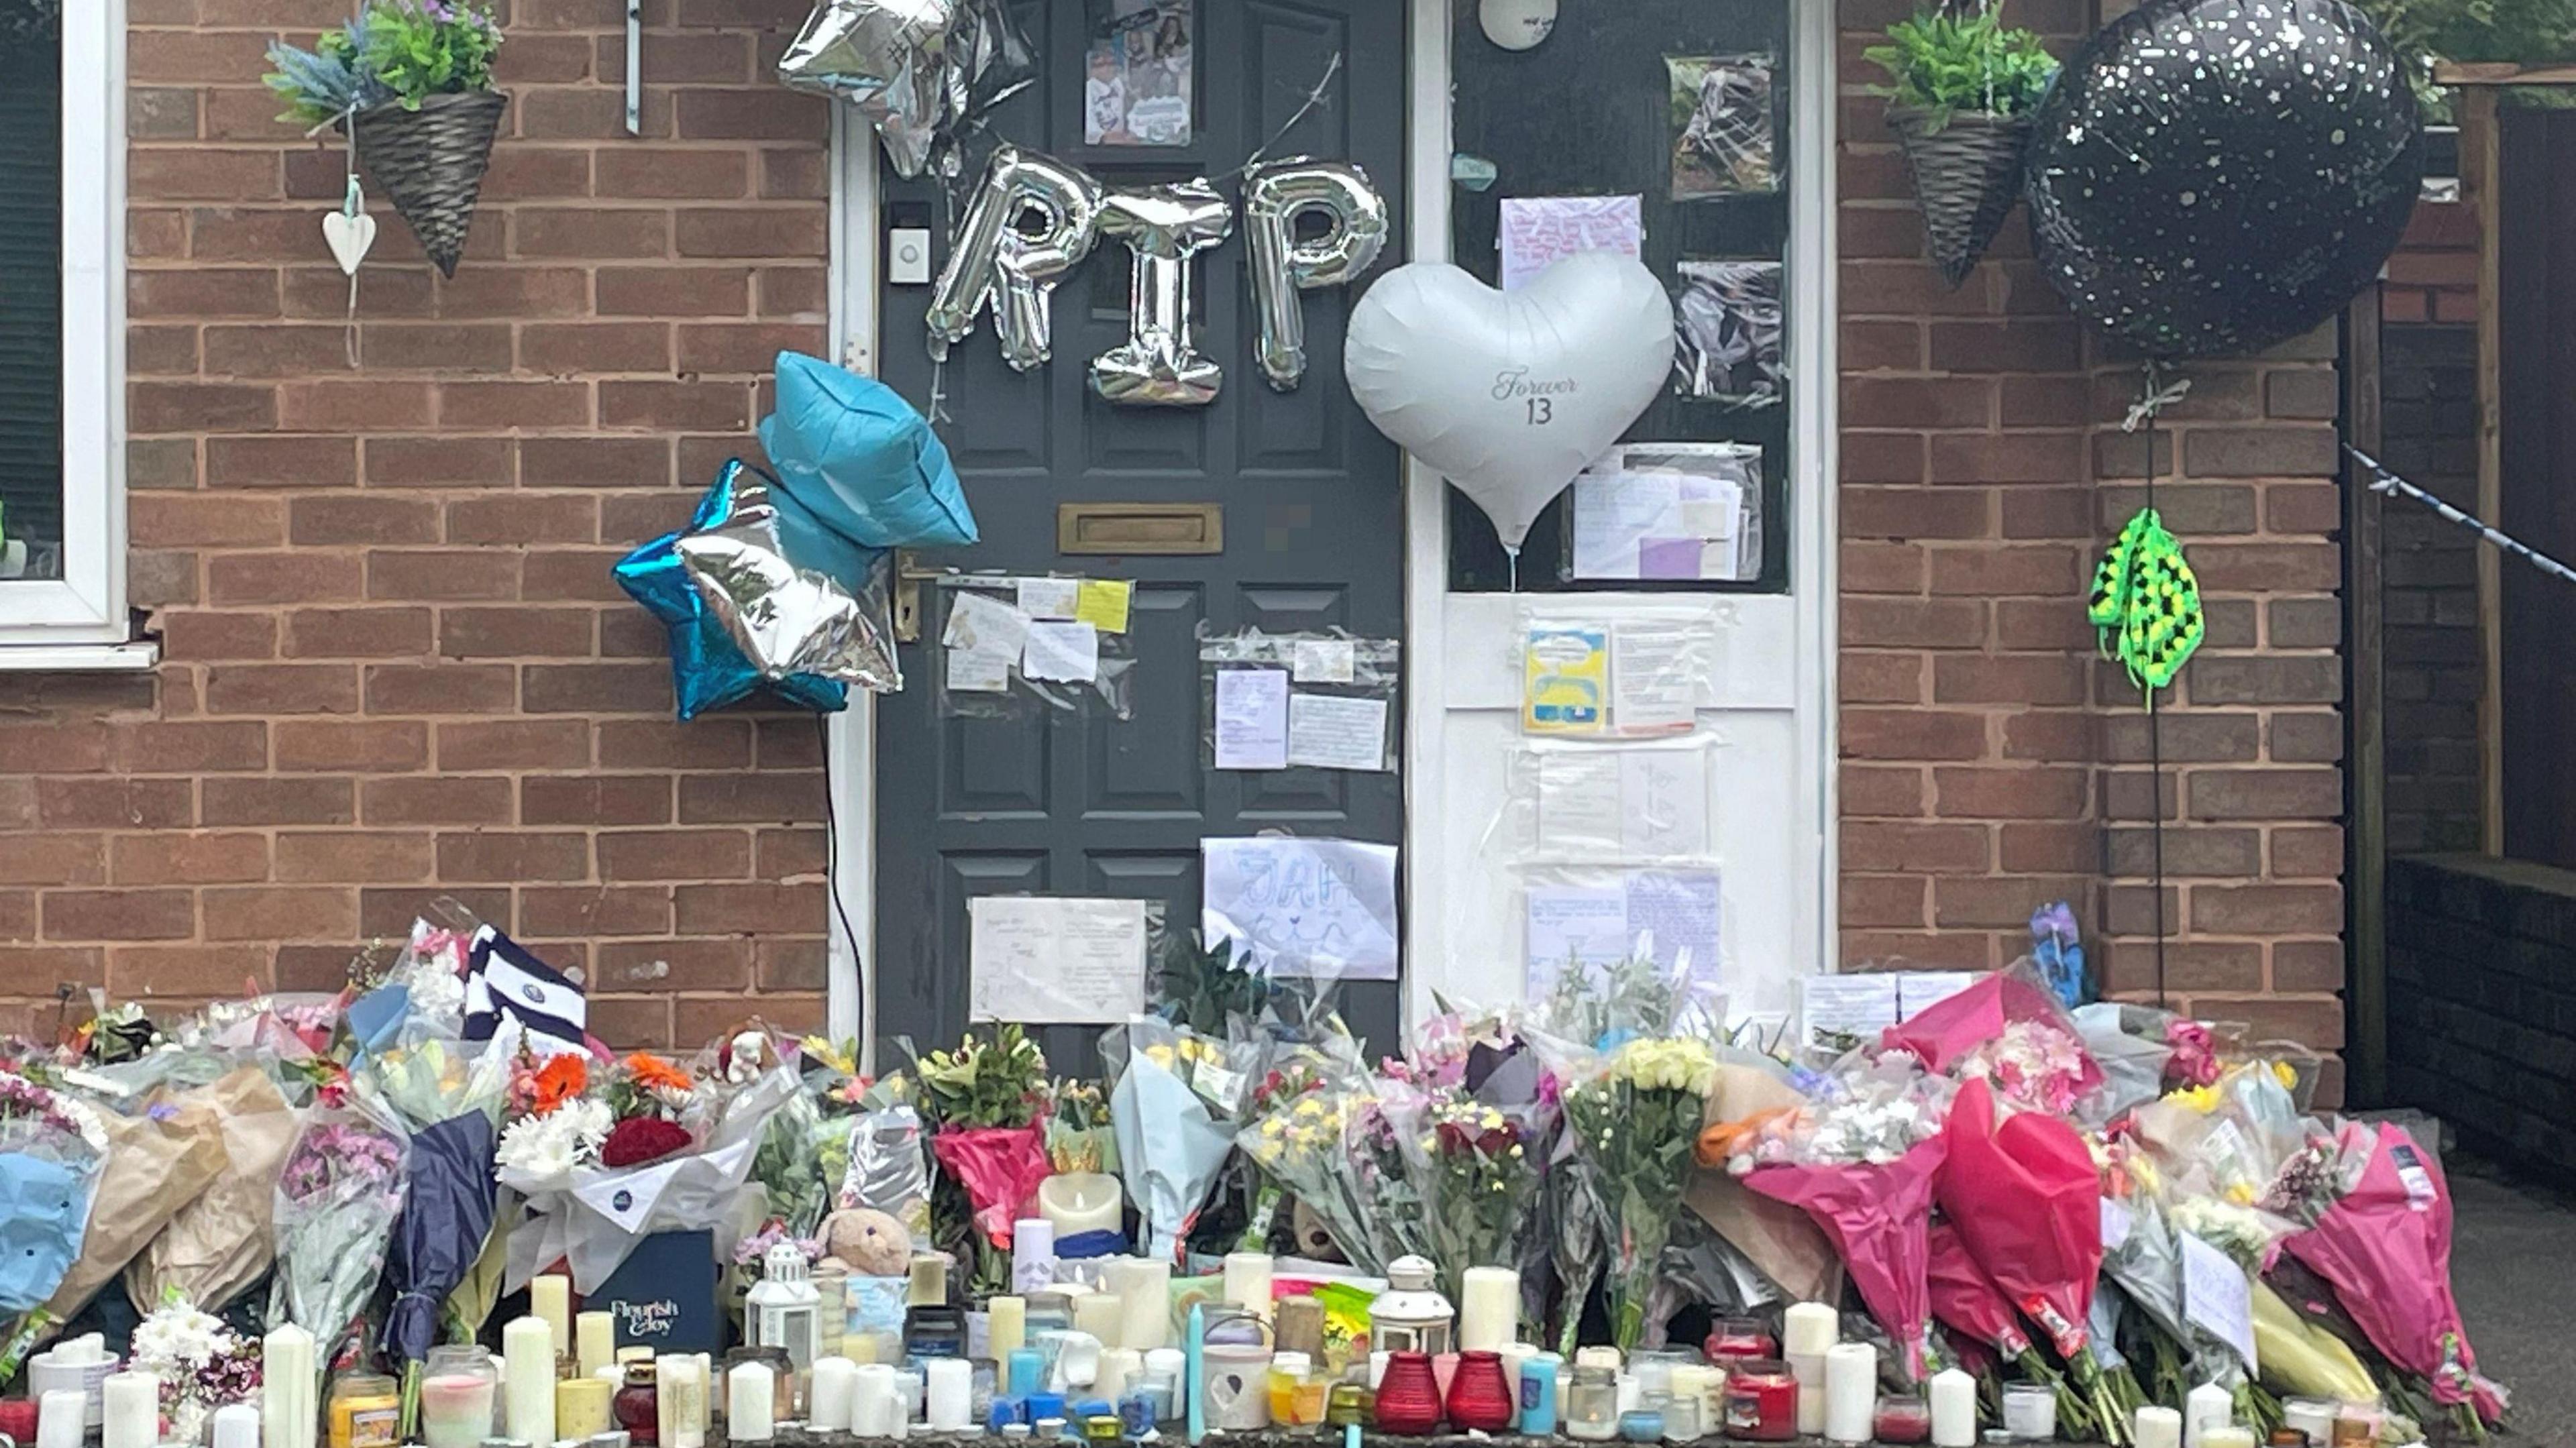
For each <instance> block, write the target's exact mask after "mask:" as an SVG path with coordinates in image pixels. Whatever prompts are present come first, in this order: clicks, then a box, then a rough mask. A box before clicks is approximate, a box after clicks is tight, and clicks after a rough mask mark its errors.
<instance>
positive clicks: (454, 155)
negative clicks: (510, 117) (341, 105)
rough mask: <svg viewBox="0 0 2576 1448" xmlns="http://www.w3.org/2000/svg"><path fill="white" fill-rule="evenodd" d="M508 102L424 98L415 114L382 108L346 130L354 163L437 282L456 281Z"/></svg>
mask: <svg viewBox="0 0 2576 1448" xmlns="http://www.w3.org/2000/svg"><path fill="white" fill-rule="evenodd" d="M509 104H510V102H509V98H508V97H506V96H504V95H502V94H501V93H500V92H498V91H471V92H468V93H466V94H463V95H437V96H429V97H426V98H424V99H423V100H422V101H421V103H420V109H418V110H406V109H404V108H403V107H402V106H401V105H400V104H396V103H388V104H385V105H381V106H377V107H375V108H373V109H371V110H364V111H360V112H359V113H358V115H357V118H356V120H355V122H354V123H353V125H352V130H353V133H354V134H353V139H354V140H355V142H356V144H357V148H358V164H360V165H362V166H364V167H366V168H367V174H368V175H369V176H370V177H372V178H374V180H375V183H376V186H377V187H378V188H379V189H380V190H382V191H383V192H384V193H385V195H386V196H387V197H389V198H390V199H391V200H392V201H393V203H394V210H395V211H397V212H400V213H401V214H402V219H403V220H404V222H406V223H407V224H409V225H410V227H411V233H412V235H413V236H416V237H418V238H419V239H420V249H421V250H422V251H424V252H426V253H428V254H429V259H430V261H431V262H432V263H433V264H434V265H436V266H437V268H438V270H439V274H440V275H442V276H451V277H452V276H454V275H456V259H457V258H458V257H460V256H462V255H464V253H465V233H466V231H467V229H468V228H470V227H471V226H472V225H473V223H474V202H475V199H476V198H477V197H478V196H480V195H481V194H482V190H483V173H484V171H485V170H486V169H488V168H489V167H490V166H491V164H492V139H493V137H494V136H496V135H498V134H499V133H500V130H501V113H502V112H503V111H504V110H507V109H508V108H509Z"/></svg>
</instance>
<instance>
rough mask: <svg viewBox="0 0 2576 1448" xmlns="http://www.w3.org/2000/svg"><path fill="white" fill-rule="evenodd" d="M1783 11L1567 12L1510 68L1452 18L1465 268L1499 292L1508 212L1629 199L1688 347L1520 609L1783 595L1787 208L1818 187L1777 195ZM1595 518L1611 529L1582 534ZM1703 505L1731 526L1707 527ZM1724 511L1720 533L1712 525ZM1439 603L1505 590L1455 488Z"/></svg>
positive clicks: (1583, 487)
mask: <svg viewBox="0 0 2576 1448" xmlns="http://www.w3.org/2000/svg"><path fill="white" fill-rule="evenodd" d="M1792 4H1793V0H1623V3H1621V4H1618V5H1586V6H1583V7H1581V11H1580V13H1579V14H1578V13H1577V7H1576V6H1575V5H1574V4H1573V3H1572V0H1568V3H1567V4H1566V6H1565V8H1564V11H1563V13H1562V16H1561V18H1560V21H1559V23H1558V24H1557V26H1556V28H1555V30H1554V31H1553V33H1551V34H1549V35H1548V36H1547V38H1546V39H1545V40H1544V41H1542V42H1540V43H1539V44H1537V45H1536V46H1533V47H1531V48H1530V49H1527V50H1519V51H1514V50H1506V49H1504V48H1502V47H1500V46H1498V45H1496V44H1494V43H1492V42H1491V41H1489V40H1488V39H1487V38H1486V36H1485V34H1484V32H1483V30H1482V28H1481V25H1480V20H1479V11H1480V7H1478V6H1474V5H1467V6H1462V7H1460V9H1459V12H1458V13H1459V20H1458V24H1457V27H1456V30H1455V32H1454V35H1453V38H1452V41H1451V45H1452V55H1453V59H1452V74H1453V77H1454V81H1455V85H1454V89H1453V98H1454V99H1453V105H1454V113H1453V114H1454V122H1453V125H1454V140H1453V143H1452V144H1453V146H1454V147H1455V150H1456V154H1457V166H1456V168H1455V170H1454V175H1453V179H1454V181H1455V182H1456V184H1455V185H1454V186H1453V188H1452V191H1451V203H1450V205H1451V211H1450V230H1451V236H1450V242H1451V254H1452V255H1453V256H1454V257H1455V258H1456V260H1457V262H1458V265H1460V266H1462V267H1465V268H1466V269H1467V270H1468V271H1470V272H1473V273H1474V274H1476V275H1477V276H1478V277H1479V278H1481V279H1482V280H1484V281H1485V282H1487V283H1489V284H1492V283H1496V282H1497V281H1498V280H1499V279H1500V276H1501V269H1502V262H1503V254H1502V250H1501V245H1500V238H1501V236H1502V230H1503V208H1504V203H1505V199H1506V198H1526V197H1579V196H1597V197H1619V196H1635V197H1639V198H1641V200H1640V205H1639V209H1638V214H1637V219H1638V221H1639V222H1641V223H1642V232H1643V235H1642V238H1641V252H1642V255H1641V257H1640V259H1641V260H1642V261H1643V262H1644V263H1645V264H1646V266H1647V268H1648V269H1649V270H1651V271H1652V272H1654V274H1655V275H1656V277H1657V278H1658V279H1660V280H1661V281H1662V282H1663V283H1664V285H1665V288H1666V290H1667V291H1668V292H1669V293H1670V294H1671V295H1672V298H1673V302H1674V314H1675V321H1676V323H1677V325H1678V328H1679V332H1680V342H1681V348H1680V352H1679V355H1678V356H1677V358H1676V362H1675V367H1674V373H1673V379H1672V382H1671V385H1670V386H1668V387H1667V388H1666V389H1665V391H1664V394H1663V396H1662V397H1660V398H1659V399H1657V401H1656V402H1655V403H1654V405H1652V406H1651V407H1649V408H1647V409H1646V412H1645V415H1644V416H1642V417H1640V418H1639V419H1638V420H1637V422H1636V425H1635V426H1633V427H1631V428H1630V429H1629V430H1628V434H1627V437H1626V439H1625V440H1624V443H1623V449H1622V451H1620V452H1618V453H1615V454H1614V455H1613V457H1612V458H1610V459H1605V460H1604V462H1603V464H1601V465H1599V467H1598V469H1597V471H1598V472H1599V473H1600V474H1602V476H1599V477H1595V478H1593V479H1592V480H1591V481H1590V482H1589V483H1581V482H1579V483H1578V484H1577V486H1575V487H1572V488H1569V489H1567V490H1566V492H1565V493H1564V494H1562V495H1560V496H1559V497H1558V498H1557V500H1556V501H1555V502H1554V503H1552V504H1550V505H1549V506H1548V508H1547V510H1546V511H1545V512H1543V513H1541V514H1540V515H1539V517H1538V521H1537V523H1536V524H1535V525H1534V526H1533V527H1532V528H1531V529H1530V533H1529V537H1528V539H1527V540H1526V541H1525V542H1524V544H1523V545H1522V552H1521V561H1520V570H1519V587H1520V589H1521V591H1523V592H1545V591H1550V590H1565V591H1575V590H1612V589H1615V590H1622V591H1648V592H1652V591H1658V590H1671V589H1683V590H1691V589H1707V590H1717V591H1728V592H1767V593H1778V592H1782V591H1784V590H1786V589H1787V588H1788V586H1789V559H1790V557H1791V543H1792V540H1791V538H1790V536H1789V531H1790V530H1789V516H1790V510H1789V506H1788V503H1789V498H1788V482H1789V477H1790V466H1791V459H1790V445H1791V443H1790V425H1789V418H1790V411H1791V399H1790V388H1791V385H1792V382H1791V379H1790V377H1789V375H1788V368H1787V352H1788V347H1789V341H1790V337H1789V333H1790V330H1791V326H1790V320H1789V317H1788V313H1790V312H1792V311H1795V310H1797V309H1798V307H1799V306H1800V302H1799V298H1798V293H1797V288H1796V286H1795V282H1796V279H1795V278H1792V277H1788V276H1786V275H1785V273H1786V262H1787V258H1788V250H1789V215H1790V202H1791V188H1792V186H1796V185H1808V184H1812V182H1811V181H1810V178H1807V177H1792V176H1791V175H1790V174H1789V172H1790V164H1789V162H1790V153H1791V148H1790V125H1789V123H1790V115H1791V109H1792V107H1791V104H1790V99H1791V96H1792V93H1793V89H1794V88H1793V84H1792V75H1791V70H1790V51H1791V48H1792V47H1791V29H1792V25H1791V19H1792V13H1793V12H1792ZM1587 497H1588V498H1590V499H1592V500H1593V501H1594V502H1595V503H1596V504H1597V505H1602V506H1601V513H1602V514H1603V515H1605V516H1606V517H1607V521H1605V520H1604V517H1596V518H1595V519H1594V520H1593V522H1592V525H1591V526H1586V524H1585V522H1584V521H1583V520H1582V519H1580V518H1579V517H1578V516H1576V515H1577V514H1578V512H1579V511H1580V509H1581V506H1582V504H1583V502H1584V500H1585V499H1586V498H1587ZM1714 498H1723V499H1726V500H1729V501H1730V502H1731V503H1732V504H1733V505H1734V506H1731V507H1724V508H1722V509H1720V510H1717V511H1712V509H1711V508H1710V506H1709V502H1710V500H1711V499H1714ZM1659 499H1660V500H1662V501H1661V503H1660V504H1659V503H1658V501H1657V500H1659ZM1720 511H1722V512H1723V514H1724V515H1725V516H1726V517H1728V518H1730V519H1732V520H1733V526H1732V528H1731V530H1730V531H1727V532H1724V533H1719V532H1718V531H1717V526H1716V525H1713V524H1711V523H1710V522H1709V521H1707V520H1710V519H1712V518H1714V517H1716V516H1718V512H1720ZM1684 512H1687V513H1688V514H1689V515H1690V517H1691V519H1692V521H1691V522H1689V523H1687V524H1685V523H1683V522H1681V521H1680V518H1681V515H1682V514H1683V513H1684ZM1623 520H1624V521H1623ZM1663 533H1672V534H1675V535H1676V536H1674V537H1670V538H1665V537H1661V536H1658V535H1660V534H1663ZM1692 535H1714V536H1699V537H1694V536H1692ZM1677 550H1678V553H1679V555H1680V556H1679V557H1678V559H1677V557H1676V552H1677ZM1449 586H1450V587H1451V589H1453V590H1456V591H1461V592H1491V591H1499V590H1503V589H1506V588H1508V587H1510V586H1511V574H1510V572H1509V569H1508V565H1507V562H1506V559H1505V557H1504V555H1503V550H1502V545H1501V544H1500V543H1499V542H1498V541H1497V540H1496V538H1495V536H1494V528H1493V525H1492V523H1490V522H1489V521H1487V519H1486V517H1485V515H1484V514H1483V512H1481V511H1480V510H1478V509H1477V507H1476V506H1475V505H1474V504H1473V503H1471V502H1469V501H1468V500H1467V498H1466V497H1465V495H1463V494H1461V493H1459V492H1457V491H1456V490H1454V489H1452V490H1451V491H1450V494H1449Z"/></svg>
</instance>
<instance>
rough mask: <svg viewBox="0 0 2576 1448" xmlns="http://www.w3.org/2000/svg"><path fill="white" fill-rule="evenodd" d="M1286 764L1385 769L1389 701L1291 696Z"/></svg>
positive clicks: (1309, 767)
mask: <svg viewBox="0 0 2576 1448" xmlns="http://www.w3.org/2000/svg"><path fill="white" fill-rule="evenodd" d="M1218 677H1219V678H1222V677H1224V676H1223V675H1219V676H1218ZM1288 762H1289V763H1290V764H1292V765H1295V766H1297V767H1299V768H1301V769H1365V770H1372V771H1383V770H1384V769H1385V768H1386V701H1385V700H1384V699H1346V698H1343V697H1341V696H1340V695H1338V694H1291V695H1289V696H1288Z"/></svg>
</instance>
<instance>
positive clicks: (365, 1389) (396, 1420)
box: [330, 1373, 402, 1448]
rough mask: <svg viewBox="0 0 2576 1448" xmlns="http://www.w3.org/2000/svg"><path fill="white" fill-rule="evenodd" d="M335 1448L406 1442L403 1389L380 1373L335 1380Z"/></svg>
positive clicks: (345, 1375)
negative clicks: (403, 1419) (403, 1424)
mask: <svg viewBox="0 0 2576 1448" xmlns="http://www.w3.org/2000/svg"><path fill="white" fill-rule="evenodd" d="M330 1422H331V1434H330V1442H331V1448H394V1445H395V1444H397V1443H400V1442H401V1441H402V1390H401V1389H400V1388H399V1387H397V1386H396V1385H395V1383H394V1380H393V1379H391V1378H388V1377H384V1376H382V1375H381V1374H377V1373H342V1374H341V1375H340V1376H338V1377H336V1378H333V1379H332V1380H331V1411H330Z"/></svg>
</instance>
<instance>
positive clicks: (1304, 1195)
mask: <svg viewBox="0 0 2576 1448" xmlns="http://www.w3.org/2000/svg"><path fill="white" fill-rule="evenodd" d="M1274 1084H1275V1089H1265V1091H1264V1092H1263V1093H1262V1106H1261V1111H1260V1114H1259V1115H1258V1116H1257V1117H1256V1118H1255V1119H1254V1120H1253V1122H1252V1124H1251V1125H1250V1127H1249V1128H1247V1129H1246V1130H1245V1131H1244V1132H1243V1133H1242V1135H1241V1136H1240V1138H1238V1140H1239V1141H1240V1144H1241V1145H1242V1147H1243V1150H1244V1154H1245V1155H1247V1156H1249V1157H1251V1158H1252V1160H1253V1163H1254V1164H1255V1165H1257V1166H1259V1167H1260V1168H1261V1170H1262V1171H1263V1172H1264V1173H1266V1174H1267V1175H1268V1176H1269V1177H1270V1178H1271V1179H1272V1180H1273V1181H1276V1182H1277V1183H1278V1184H1279V1185H1280V1186H1281V1187H1283V1188H1284V1189H1286V1191H1287V1192H1288V1194H1289V1195H1290V1196H1292V1197H1294V1198H1296V1199H1297V1200H1298V1201H1299V1202H1302V1203H1304V1204H1305V1207H1306V1209H1307V1210H1308V1211H1310V1212H1312V1213H1314V1214H1315V1216H1316V1218H1317V1219H1318V1220H1320V1221H1321V1222H1322V1223H1323V1224H1324V1230H1325V1231H1326V1232H1327V1233H1329V1234H1331V1236H1332V1239H1333V1244H1334V1245H1335V1246H1337V1247H1339V1248H1341V1250H1342V1256H1343V1257H1344V1258H1345V1259H1347V1260H1348V1261H1349V1262H1350V1264H1351V1265H1352V1266H1354V1267H1357V1268H1358V1269H1360V1270H1361V1271H1362V1272H1365V1273H1368V1274H1369V1275H1371V1276H1378V1277H1382V1276H1384V1275H1386V1265H1387V1264H1388V1263H1389V1262H1392V1261H1394V1260H1395V1259H1396V1258H1398V1257H1400V1256H1403V1255H1404V1253H1403V1252H1402V1251H1400V1250H1394V1249H1393V1248H1392V1247H1391V1246H1390V1239H1389V1236H1388V1231H1387V1224H1385V1223H1384V1222H1382V1221H1380V1220H1379V1195H1378V1191H1377V1187H1378V1186H1379V1185H1380V1182H1379V1179H1378V1178H1377V1177H1376V1176H1375V1175H1373V1174H1372V1173H1370V1172H1368V1171H1365V1170H1363V1169H1362V1164H1361V1162H1360V1161H1359V1160H1358V1159H1356V1158H1355V1157H1354V1156H1353V1155H1352V1154H1351V1149H1352V1142H1353V1140H1354V1138H1355V1136H1356V1134H1357V1133H1358V1132H1360V1131H1361V1130H1362V1129H1363V1127H1362V1121H1363V1119H1364V1118H1367V1119H1374V1120H1378V1121H1383V1120H1384V1116H1383V1114H1382V1113H1381V1112H1380V1111H1379V1110H1378V1104H1377V1087H1376V1083H1375V1081H1374V1080H1373V1078H1371V1077H1370V1076H1369V1075H1368V1074H1367V1073H1366V1072H1364V1071H1359V1070H1356V1069H1352V1068H1351V1067H1350V1066H1349V1065H1348V1064H1347V1063H1344V1062H1341V1061H1340V1060H1339V1059H1338V1058H1337V1057H1336V1056H1333V1055H1330V1054H1320V1053H1313V1052H1307V1051H1296V1052H1291V1053H1287V1054H1286V1055H1284V1056H1283V1057H1282V1058H1281V1059H1279V1060H1278V1061H1277V1062H1276V1063H1275V1064H1274V1065H1273V1067H1272V1072H1271V1076H1270V1078H1269V1079H1268V1080H1266V1081H1265V1083H1264V1085H1265V1087H1273V1086H1274Z"/></svg>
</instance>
